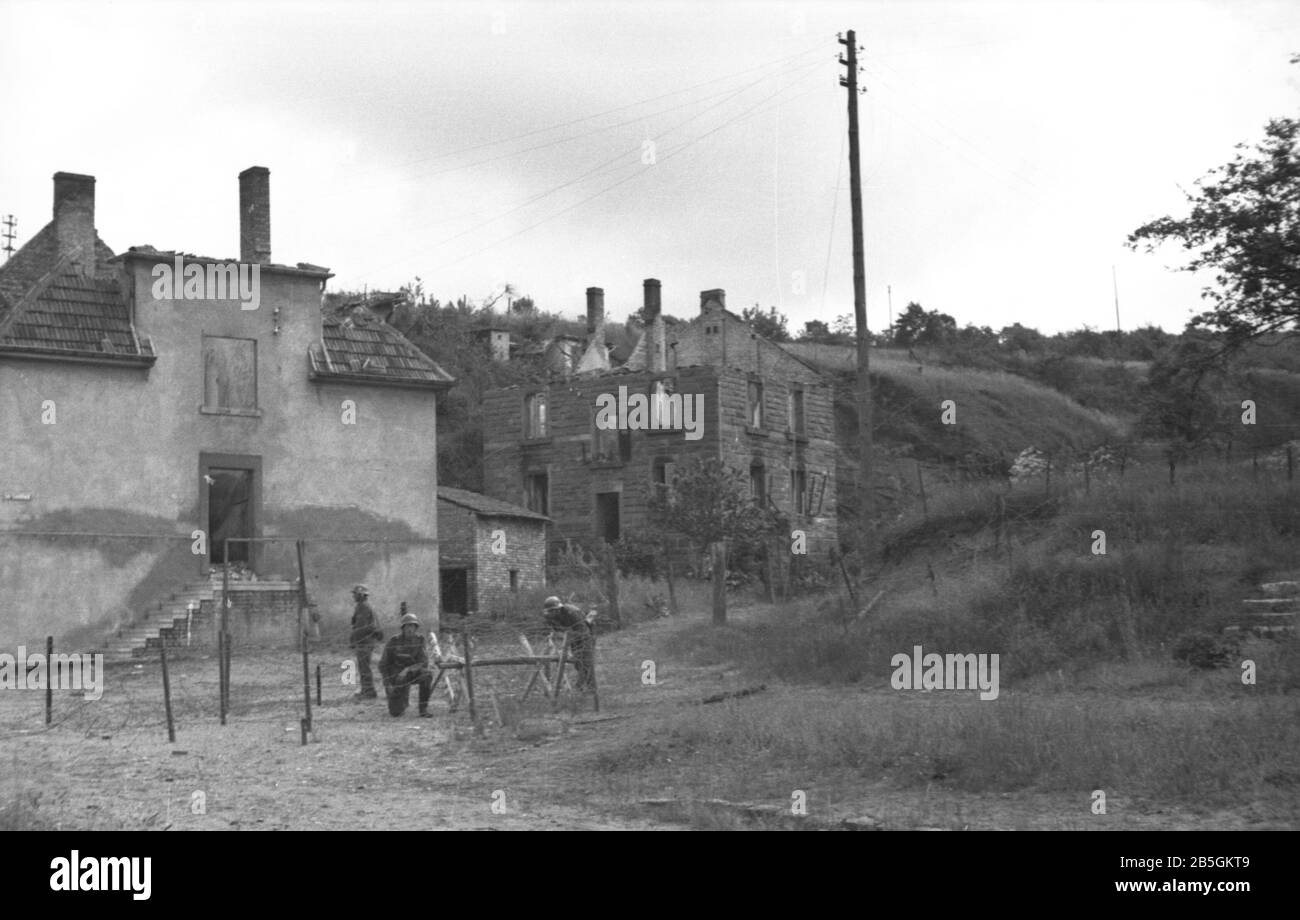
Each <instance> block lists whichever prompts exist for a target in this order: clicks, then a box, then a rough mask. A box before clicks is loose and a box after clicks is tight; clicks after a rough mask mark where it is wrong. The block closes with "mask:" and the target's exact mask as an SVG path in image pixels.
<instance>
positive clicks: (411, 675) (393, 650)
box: [379, 613, 433, 716]
mask: <svg viewBox="0 0 1300 920" xmlns="http://www.w3.org/2000/svg"><path fill="white" fill-rule="evenodd" d="M419 625H420V621H419V620H418V619H416V617H415V614H413V613H408V614H406V615H405V616H404V617H402V626H416V627H418V626H419ZM379 676H380V677H381V678H382V679H383V681H384V693H385V694H386V695H387V697H388V713H389V715H393V716H400V715H401V714H402V713H404V712H406V708H407V707H408V706H410V705H411V685H412V684H415V685H416V686H417V687H418V688H419V705H420V715H422V716H428V715H429V697H430V696H432V695H433V674H432V672H430V670H429V655H428V652H426V651H425V649H424V636H422V635H420V634H419V633H415V634H413V635H406V630H405V629H403V630H402V632H401V633H400V634H398V635H396V636H393V638H391V639H389V640H388V644H387V645H385V646H384V654H383V655H382V656H381V657H380V659H379Z"/></svg>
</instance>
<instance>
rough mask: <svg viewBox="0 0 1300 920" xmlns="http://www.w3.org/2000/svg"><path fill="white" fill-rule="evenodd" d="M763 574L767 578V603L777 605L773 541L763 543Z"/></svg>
mask: <svg viewBox="0 0 1300 920" xmlns="http://www.w3.org/2000/svg"><path fill="white" fill-rule="evenodd" d="M763 572H764V574H765V575H766V576H767V602H768V603H769V604H772V605H775V604H776V563H775V562H774V561H773V559H772V541H771V540H764V541H763Z"/></svg>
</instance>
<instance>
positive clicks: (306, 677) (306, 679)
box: [302, 642, 311, 731]
mask: <svg viewBox="0 0 1300 920" xmlns="http://www.w3.org/2000/svg"><path fill="white" fill-rule="evenodd" d="M302 702H303V707H304V708H305V709H306V711H307V716H306V718H304V719H303V721H304V722H305V723H307V731H311V664H310V662H308V660H307V643H306V642H303V644H302Z"/></svg>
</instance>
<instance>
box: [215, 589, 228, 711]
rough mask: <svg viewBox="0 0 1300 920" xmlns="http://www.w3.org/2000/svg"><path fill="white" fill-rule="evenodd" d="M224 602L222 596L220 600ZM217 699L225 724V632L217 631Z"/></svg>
mask: <svg viewBox="0 0 1300 920" xmlns="http://www.w3.org/2000/svg"><path fill="white" fill-rule="evenodd" d="M221 602H222V603H223V604H224V603H225V599H224V598H223V599H222V601H221ZM217 700H218V705H220V707H221V724H222V725H225V724H226V634H225V633H224V632H222V631H220V630H218V631H217Z"/></svg>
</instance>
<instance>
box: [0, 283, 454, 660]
mask: <svg viewBox="0 0 1300 920" xmlns="http://www.w3.org/2000/svg"><path fill="white" fill-rule="evenodd" d="M127 265H128V268H129V271H130V272H131V278H132V279H133V283H134V287H135V297H134V306H135V316H136V323H137V328H138V330H139V332H140V333H141V334H142V335H147V336H149V337H150V338H151V339H152V340H153V345H154V349H155V351H156V352H157V354H158V359H157V363H156V364H155V366H154V367H153V368H152V369H150V370H148V371H144V370H131V369H120V368H109V367H99V366H85V365H75V364H69V363H64V362H59V363H55V362H40V361H29V360H19V359H8V358H7V359H4V360H0V430H2V431H4V433H5V434H4V437H3V438H2V439H0V495H3V494H6V493H7V494H20V493H21V494H30V495H31V500H30V501H25V502H17V501H6V500H2V499H0V560H4V561H3V562H0V591H3V593H4V595H5V596H6V598H7V602H6V606H5V608H4V609H3V610H0V642H3V643H9V644H12V643H14V642H16V641H19V640H25V639H28V638H31V637H32V636H33V635H38V636H43V635H45V634H46V633H47V632H52V633H54V634H56V635H59V634H62V633H63V632H64V631H66V630H67V629H69V628H72V627H75V626H82V625H84V624H85V623H86V622H90V623H101V622H102V623H107V622H109V621H110V620H111V619H112V618H113V617H114V616H115V615H120V610H121V609H122V608H131V607H137V608H138V607H141V606H143V605H145V604H147V603H149V602H150V601H152V600H156V599H157V598H156V596H149V595H156V594H157V593H158V591H159V590H162V589H163V587H164V586H166V585H172V586H173V587H179V586H180V584H181V583H183V582H185V581H193V580H195V579H196V578H198V577H200V574H201V573H202V572H205V571H206V563H205V560H202V559H200V558H199V557H196V556H194V555H193V554H191V553H190V546H189V540H188V539H186V538H187V537H188V535H189V534H190V533H191V532H192V531H193V530H196V529H204V528H206V521H202V520H200V516H201V511H200V505H201V503H200V496H199V481H200V480H199V455H200V453H201V452H207V453H224V454H241V455H255V456H258V457H260V458H261V469H262V476H263V483H262V503H263V506H262V510H261V516H260V519H259V529H260V531H261V533H262V535H264V536H281V537H284V538H286V539H287V540H292V539H293V538H297V537H301V538H304V539H306V540H307V541H308V544H307V553H306V563H307V569H308V588H309V590H310V591H311V594H312V600H313V601H314V602H316V603H317V604H319V606H320V609H321V613H322V615H323V617H324V619H325V624H323V625H325V626H327V627H329V626H331V625H335V626H336V625H337V624H338V623H340V622H345V621H346V619H347V617H348V616H350V614H351V606H352V605H351V600H350V598H349V597H348V594H347V588H348V587H349V586H350V585H351V584H352V583H353V582H356V581H364V582H366V583H367V584H369V586H370V588H371V590H372V603H373V604H374V606H375V608H376V611H377V612H379V613H380V616H381V618H384V619H389V618H391V617H393V616H395V615H396V609H397V605H398V602H399V601H401V600H406V601H408V603H410V604H411V606H412V609H417V610H419V611H421V612H422V613H424V614H425V615H434V616H436V611H437V609H438V596H437V595H438V574H437V573H438V560H437V545H436V537H437V502H436V487H437V475H436V465H435V457H436V449H435V448H436V445H435V434H434V432H435V422H436V415H435V399H434V394H433V393H431V392H428V391H420V390H397V389H388V388H383V389H381V388H376V387H366V386H351V385H340V384H336V383H331V384H324V385H321V384H315V383H311V382H310V381H309V380H308V378H307V369H308V361H307V350H308V346H309V345H310V344H311V343H312V342H314V341H316V340H318V339H319V337H320V298H321V289H320V282H319V279H317V278H313V277H308V276H302V275H286V274H278V273H276V272H275V271H273V270H268V269H266V267H265V266H264V267H263V271H262V273H261V287H262V292H261V305H260V308H259V309H258V310H255V311H244V310H241V309H240V304H239V302H238V301H233V300H232V301H193V300H175V301H167V300H162V301H159V300H154V299H153V297H152V292H151V283H152V278H151V276H150V269H151V267H152V266H151V264H150V263H147V262H139V261H134V260H131V261H128V263H127ZM277 305H278V306H279V308H280V310H279V327H280V328H279V332H278V334H277V333H276V332H274V326H275V322H276V316H275V313H274V311H275V308H276V306H277ZM205 333H206V334H209V335H221V336H233V337H240V338H252V339H256V340H257V368H258V405H259V408H260V409H261V412H262V414H261V416H260V417H257V418H254V417H242V416H239V417H236V416H223V415H208V414H203V413H201V412H200V411H199V409H200V406H201V404H202V402H203V360H202V335H203V334H205ZM46 400H52V401H53V402H54V406H55V412H56V416H55V418H56V421H55V424H49V425H47V424H42V405H43V403H44V401H46ZM344 400H352V401H353V402H354V403H355V417H356V424H355V425H346V424H343V421H342V414H343V405H342V404H343V401H344ZM14 530H22V531H27V532H31V531H48V530H58V531H65V532H66V531H79V532H96V533H118V534H148V535H159V536H163V537H172V538H173V539H171V540H167V539H161V540H160V539H140V538H137V537H121V538H117V539H107V538H89V537H87V538H73V537H62V538H58V539H56V540H50V539H48V538H35V537H16V536H14V535H13V534H12V533H10V534H5V533H4V531H14ZM353 540H366V541H369V542H366V543H353V542H343V541H353ZM330 541H333V542H330ZM285 545H286V546H287V545H288V544H285ZM279 551H280V552H282V553H288V552H289V551H288V550H285V549H283V548H281V549H280V550H279ZM15 559H16V560H18V561H13V560H15ZM281 574H284V575H286V577H289V578H292V577H295V575H296V572H294V571H288V572H283V573H281ZM141 586H143V587H141ZM390 610H391V612H390ZM115 612H119V613H117V614H115Z"/></svg>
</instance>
